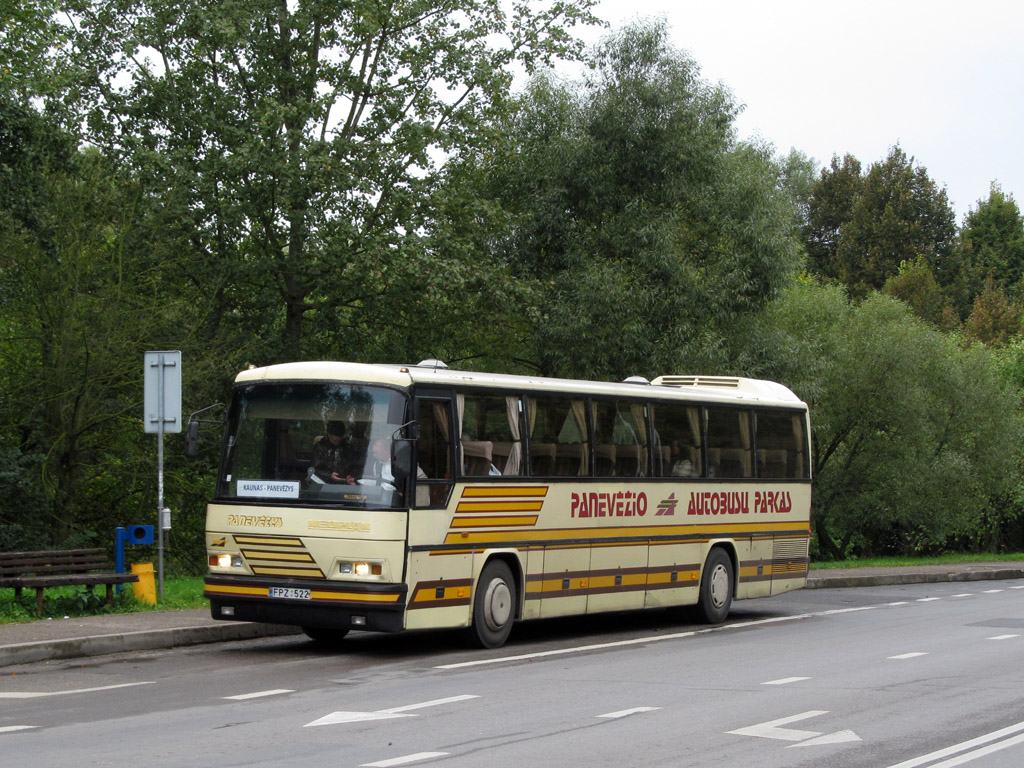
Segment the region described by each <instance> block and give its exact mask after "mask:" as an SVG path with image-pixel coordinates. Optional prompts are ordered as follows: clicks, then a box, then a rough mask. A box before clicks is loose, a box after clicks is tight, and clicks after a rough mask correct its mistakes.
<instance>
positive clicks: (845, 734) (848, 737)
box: [786, 731, 860, 749]
mask: <svg viewBox="0 0 1024 768" xmlns="http://www.w3.org/2000/svg"><path fill="white" fill-rule="evenodd" d="M849 741H860V736H858V735H857V734H856V733H854V732H853V731H836V732H835V733H830V734H828V735H826V736H819V737H818V738H816V739H808V740H807V741H801V742H800V743H799V744H790V745H789V746H788V747H786V749H793V748H794V747H817V746H819V745H821V744H844V743H846V742H849Z"/></svg>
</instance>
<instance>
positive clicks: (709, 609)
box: [697, 544, 738, 624]
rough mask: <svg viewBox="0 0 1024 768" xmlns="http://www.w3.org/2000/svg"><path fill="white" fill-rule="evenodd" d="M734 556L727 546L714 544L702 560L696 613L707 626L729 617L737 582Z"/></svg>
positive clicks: (719, 622) (730, 548)
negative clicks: (702, 565) (702, 566)
mask: <svg viewBox="0 0 1024 768" xmlns="http://www.w3.org/2000/svg"><path fill="white" fill-rule="evenodd" d="M737 572H738V571H737V566H736V555H735V552H734V551H733V550H732V547H730V546H729V545H728V544H716V545H715V546H713V547H712V548H711V549H710V551H709V552H708V556H707V558H706V559H705V560H704V568H703V570H702V571H701V577H700V594H699V595H698V598H697V611H698V613H699V614H700V616H701V618H702V619H703V620H704V621H706V622H707V623H708V624H721V623H722V622H723V621H725V619H726V617H727V616H728V615H729V608H730V607H731V606H732V601H733V598H734V597H735V595H736V582H737V577H736V574H737Z"/></svg>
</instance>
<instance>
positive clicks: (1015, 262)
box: [960, 184, 1024, 291]
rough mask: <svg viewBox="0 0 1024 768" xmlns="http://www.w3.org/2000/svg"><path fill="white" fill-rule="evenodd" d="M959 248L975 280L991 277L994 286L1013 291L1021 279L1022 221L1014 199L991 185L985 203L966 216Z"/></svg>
mask: <svg viewBox="0 0 1024 768" xmlns="http://www.w3.org/2000/svg"><path fill="white" fill-rule="evenodd" d="M960 247H961V250H962V255H963V259H964V260H965V261H966V262H967V264H969V265H970V268H971V269H972V271H973V274H974V275H975V279H976V280H979V279H984V277H985V276H987V275H989V274H991V275H992V278H993V280H994V282H995V285H996V286H998V287H999V288H1002V289H1003V290H1004V291H1015V290H1016V289H1017V287H1018V284H1019V283H1020V281H1021V278H1022V277H1024V217H1021V214H1020V209H1019V208H1018V207H1017V203H1016V202H1015V201H1014V199H1013V196H1012V195H1005V194H1004V193H1003V191H1002V190H1001V189H1000V188H999V186H998V185H996V184H993V185H992V189H991V190H990V192H989V196H988V200H979V201H978V207H977V208H974V209H972V210H971V211H970V212H969V213H968V214H967V217H966V219H965V220H964V225H963V228H962V229H961V232H960Z"/></svg>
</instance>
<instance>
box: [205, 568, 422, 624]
mask: <svg viewBox="0 0 1024 768" xmlns="http://www.w3.org/2000/svg"><path fill="white" fill-rule="evenodd" d="M406 592H407V587H406V586H405V585H404V584H352V583H348V582H325V581H316V582H312V583H311V582H309V581H300V580H297V579H265V578H253V577H251V576H219V575H218V576H213V575H210V576H207V577H206V589H205V591H204V592H203V596H204V597H206V598H207V599H208V600H209V601H210V615H211V616H212V617H213V618H214V619H220V620H224V621H259V622H263V623H266V624H290V625H294V626H302V627H324V628H327V629H366V630H373V631H377V632H398V631H400V630H402V629H404V627H405V604H406ZM282 594H283V595H286V596H281V597H279V596H276V595H282Z"/></svg>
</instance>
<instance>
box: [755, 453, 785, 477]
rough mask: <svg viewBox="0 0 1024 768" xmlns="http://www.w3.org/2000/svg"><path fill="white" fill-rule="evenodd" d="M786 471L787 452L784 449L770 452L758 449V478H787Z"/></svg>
mask: <svg viewBox="0 0 1024 768" xmlns="http://www.w3.org/2000/svg"><path fill="white" fill-rule="evenodd" d="M786 470H787V451H786V449H785V448H776V449H771V450H762V449H759V450H758V452H757V475H758V477H789V475H788V474H787V472H786Z"/></svg>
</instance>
